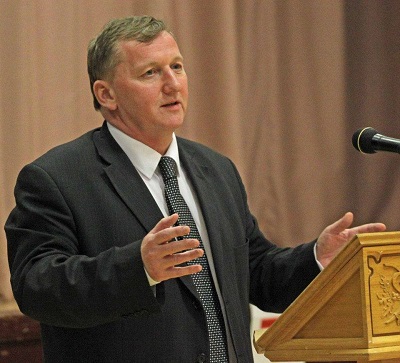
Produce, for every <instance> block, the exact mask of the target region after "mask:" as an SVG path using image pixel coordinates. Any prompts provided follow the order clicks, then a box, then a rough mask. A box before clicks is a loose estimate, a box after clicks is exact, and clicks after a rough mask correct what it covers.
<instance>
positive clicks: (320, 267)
mask: <svg viewBox="0 0 400 363" xmlns="http://www.w3.org/2000/svg"><path fill="white" fill-rule="evenodd" d="M314 258H315V262H316V263H317V265H318V267H319V269H320V270H321V271H322V270H323V269H324V266H322V265H321V263H320V262H319V261H318V260H317V244H316V243H315V244H314Z"/></svg>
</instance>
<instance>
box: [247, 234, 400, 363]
mask: <svg viewBox="0 0 400 363" xmlns="http://www.w3.org/2000/svg"><path fill="white" fill-rule="evenodd" d="M254 344H255V348H256V350H257V352H258V353H260V354H264V355H265V356H266V357H267V358H268V359H270V360H271V361H274V362H279V361H306V362H357V363H364V362H376V363H381V362H385V363H394V362H397V363H399V362H400V233H399V232H384V233H369V234H361V235H358V236H357V237H356V238H355V239H354V240H353V241H351V242H350V243H349V244H348V245H347V246H346V247H345V248H344V249H343V251H342V252H341V253H340V254H339V255H338V256H337V257H336V258H335V259H334V260H333V261H332V263H331V264H330V265H329V266H328V267H327V268H326V269H325V270H324V271H322V272H321V273H320V274H319V276H317V278H316V279H315V280H314V281H313V282H312V283H311V284H310V285H309V286H308V287H307V289H306V290H304V292H303V293H302V294H301V295H300V296H299V297H298V299H296V301H295V302H294V303H293V304H292V305H291V306H290V307H289V308H288V309H287V310H286V311H285V312H284V313H283V314H282V315H281V316H280V317H279V318H278V319H277V321H276V322H275V323H274V324H273V325H272V326H271V327H270V328H269V329H266V330H261V331H257V332H255V334H254Z"/></svg>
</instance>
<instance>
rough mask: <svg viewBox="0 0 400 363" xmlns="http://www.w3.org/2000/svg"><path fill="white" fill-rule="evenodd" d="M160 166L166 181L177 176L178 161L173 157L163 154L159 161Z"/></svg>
mask: <svg viewBox="0 0 400 363" xmlns="http://www.w3.org/2000/svg"><path fill="white" fill-rule="evenodd" d="M158 167H159V168H160V172H161V175H162V177H163V179H164V181H165V180H168V179H171V178H174V177H176V173H177V170H176V162H175V160H174V159H173V158H171V157H169V156H162V157H161V159H160V162H159V163H158Z"/></svg>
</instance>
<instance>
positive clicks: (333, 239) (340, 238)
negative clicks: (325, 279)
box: [317, 212, 386, 267]
mask: <svg viewBox="0 0 400 363" xmlns="http://www.w3.org/2000/svg"><path fill="white" fill-rule="evenodd" d="M353 218H354V217H353V213H351V212H347V213H346V214H345V215H344V216H343V217H342V218H340V219H339V220H338V221H336V222H335V223H333V224H331V225H330V226H328V227H326V228H325V229H324V230H323V232H322V233H321V234H320V236H319V238H318V241H317V260H318V261H319V262H320V263H321V265H322V266H324V267H326V266H328V264H329V263H330V262H331V261H332V259H333V258H334V257H335V256H336V255H337V254H338V253H339V251H340V250H341V249H342V248H343V247H344V246H345V245H346V244H347V243H348V242H350V240H351V239H352V238H353V237H354V236H355V235H356V234H359V233H370V232H383V231H385V230H386V226H385V225H384V224H383V223H368V224H363V225H361V226H358V227H353V228H350V226H351V224H352V223H353Z"/></svg>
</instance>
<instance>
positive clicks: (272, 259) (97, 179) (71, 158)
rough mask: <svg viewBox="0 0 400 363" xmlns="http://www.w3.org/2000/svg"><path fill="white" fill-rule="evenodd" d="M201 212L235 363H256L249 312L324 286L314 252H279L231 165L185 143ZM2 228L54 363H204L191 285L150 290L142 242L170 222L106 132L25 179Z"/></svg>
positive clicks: (70, 147)
mask: <svg viewBox="0 0 400 363" xmlns="http://www.w3.org/2000/svg"><path fill="white" fill-rule="evenodd" d="M178 145H179V152H180V157H181V162H182V163H183V166H184V168H185V170H186V171H187V173H188V175H189V177H190V180H191V182H192V183H193V186H194V188H195V191H196V193H197V196H198V200H199V203H200V205H201V208H202V211H203V214H204V218H205V222H206V225H207V230H208V233H209V237H210V243H211V248H212V252H213V256H214V262H215V267H216V273H217V276H218V281H219V284H220V288H221V292H222V296H223V300H224V304H225V308H226V313H227V319H228V324H229V327H230V330H231V332H232V338H233V344H234V348H235V351H236V355H237V357H238V360H239V362H251V361H252V352H251V342H250V331H249V303H253V304H255V305H256V306H258V307H260V308H261V309H263V310H267V311H277V312H280V311H283V310H284V309H285V308H286V307H287V306H288V305H289V304H290V303H291V302H292V301H293V300H294V299H295V298H296V297H297V295H298V294H299V293H300V292H301V291H302V290H303V289H304V288H305V287H306V286H307V285H308V284H309V283H310V281H311V280H312V279H313V278H314V277H315V276H316V275H317V273H318V271H319V270H318V267H317V264H316V263H315V260H314V256H313V251H312V249H313V243H309V244H305V245H302V246H299V247H296V248H294V249H288V248H286V249H283V248H278V247H276V246H275V245H273V244H272V243H271V242H269V241H268V240H267V239H266V238H265V237H264V236H263V234H262V233H261V232H260V230H259V228H258V226H257V223H256V221H255V219H254V217H253V216H252V215H251V214H250V212H249V209H248V206H247V200H246V194H245V190H244V187H243V185H242V182H241V179H240V177H239V174H238V172H237V170H236V168H235V167H234V165H233V163H232V162H231V161H230V160H229V159H228V158H226V157H224V156H222V155H220V154H218V153H216V152H214V151H212V150H210V149H209V148H206V147H204V146H202V145H200V144H197V143H194V142H192V141H188V140H185V139H182V138H178ZM15 195H16V207H15V209H14V210H13V211H12V213H11V214H10V217H9V219H8V221H7V223H6V228H5V229H6V233H7V239H8V251H9V262H10V268H11V274H12V277H11V282H12V287H13V291H14V295H15V298H16V301H17V302H18V304H19V307H20V309H21V311H22V312H23V313H25V314H26V315H28V316H30V317H32V318H34V319H37V320H39V321H40V322H41V327H42V341H43V348H44V356H45V361H46V362H57V363H60V362H68V363H71V362H85V363H88V362H113V363H114V362H121V363H126V362H171V363H178V362H185V363H186V362H196V361H203V360H202V359H203V358H204V357H207V352H208V343H207V334H206V329H205V317H204V313H203V311H202V309H201V306H200V304H199V301H198V299H197V297H196V295H195V294H194V293H193V291H191V287H190V283H188V281H189V280H190V278H187V277H186V278H181V279H172V280H169V281H165V282H162V283H160V284H159V285H157V288H156V297H155V296H154V294H153V292H152V289H151V288H150V287H149V284H148V281H147V278H146V275H145V272H144V268H143V263H142V260H141V254H140V245H141V241H142V238H143V237H144V236H145V235H146V234H147V233H148V232H149V230H150V229H152V228H153V227H154V225H155V224H156V223H157V222H158V221H159V220H160V219H161V218H162V213H161V211H160V210H159V208H158V207H157V204H156V202H155V201H154V199H153V198H152V196H151V194H150V192H149V191H148V189H147V187H146V186H145V184H144V183H143V181H142V180H141V178H140V176H139V175H138V173H137V171H136V170H135V168H134V167H133V166H132V164H131V162H130V161H129V159H128V157H127V156H126V155H125V154H124V152H123V151H122V150H121V148H120V147H119V145H118V144H117V143H116V141H115V140H114V139H113V138H112V136H111V134H110V133H109V131H108V128H107V126H106V125H103V127H102V128H99V129H95V130H93V131H91V132H88V133H87V134H85V135H83V136H82V137H80V138H78V139H77V140H74V141H72V142H70V143H67V144H65V145H62V146H59V147H56V148H54V149H52V150H50V151H49V152H48V153H46V154H45V155H44V156H42V157H40V158H39V159H37V160H36V161H34V162H33V163H31V164H29V165H27V166H25V167H24V168H23V170H22V171H21V173H20V175H19V177H18V181H17V185H16V189H15Z"/></svg>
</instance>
